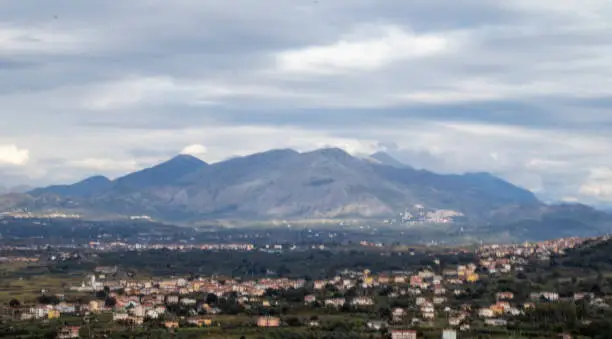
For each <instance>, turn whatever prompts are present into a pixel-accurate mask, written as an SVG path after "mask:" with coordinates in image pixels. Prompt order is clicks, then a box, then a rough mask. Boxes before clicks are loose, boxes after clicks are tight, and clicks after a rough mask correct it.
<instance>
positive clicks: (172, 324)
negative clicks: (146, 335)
mask: <svg viewBox="0 0 612 339" xmlns="http://www.w3.org/2000/svg"><path fill="white" fill-rule="evenodd" d="M164 327H165V328H168V329H170V328H179V322H178V321H164Z"/></svg>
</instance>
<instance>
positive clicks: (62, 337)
mask: <svg viewBox="0 0 612 339" xmlns="http://www.w3.org/2000/svg"><path fill="white" fill-rule="evenodd" d="M80 330H81V326H64V327H62V328H61V329H60V330H59V332H58V333H57V337H58V338H59V339H72V338H78V337H79V331H80Z"/></svg>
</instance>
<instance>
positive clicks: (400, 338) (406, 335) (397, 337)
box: [391, 330, 417, 339]
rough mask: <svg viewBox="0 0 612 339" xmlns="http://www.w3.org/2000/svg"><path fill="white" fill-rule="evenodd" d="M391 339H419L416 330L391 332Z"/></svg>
mask: <svg viewBox="0 0 612 339" xmlns="http://www.w3.org/2000/svg"><path fill="white" fill-rule="evenodd" d="M391 339H417V332H416V331H414V330H391Z"/></svg>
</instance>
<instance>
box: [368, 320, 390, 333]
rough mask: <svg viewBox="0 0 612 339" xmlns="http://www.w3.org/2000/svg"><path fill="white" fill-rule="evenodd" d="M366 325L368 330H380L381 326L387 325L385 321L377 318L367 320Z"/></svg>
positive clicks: (385, 326)
mask: <svg viewBox="0 0 612 339" xmlns="http://www.w3.org/2000/svg"><path fill="white" fill-rule="evenodd" d="M366 325H367V326H368V328H369V329H370V330H374V331H380V330H382V329H383V328H387V326H389V325H388V324H387V323H386V322H384V321H378V320H372V321H368V323H367V324H366Z"/></svg>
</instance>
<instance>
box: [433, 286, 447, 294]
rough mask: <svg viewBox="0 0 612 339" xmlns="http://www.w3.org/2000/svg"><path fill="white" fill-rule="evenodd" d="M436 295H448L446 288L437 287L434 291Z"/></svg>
mask: <svg viewBox="0 0 612 339" xmlns="http://www.w3.org/2000/svg"><path fill="white" fill-rule="evenodd" d="M434 294H435V295H443V294H446V289H445V288H444V287H439V286H438V287H436V288H435V289H434Z"/></svg>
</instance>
